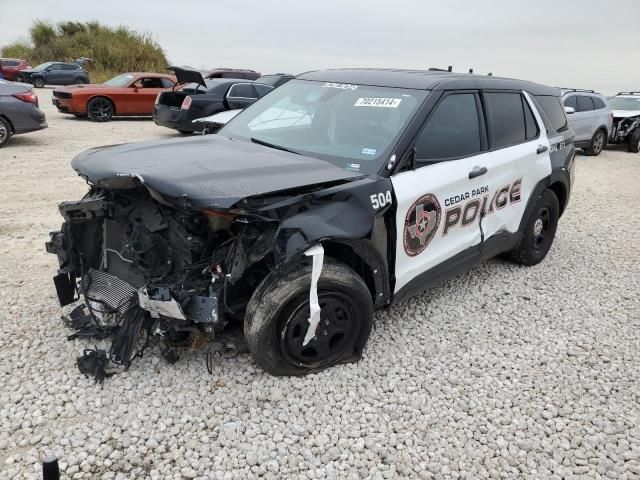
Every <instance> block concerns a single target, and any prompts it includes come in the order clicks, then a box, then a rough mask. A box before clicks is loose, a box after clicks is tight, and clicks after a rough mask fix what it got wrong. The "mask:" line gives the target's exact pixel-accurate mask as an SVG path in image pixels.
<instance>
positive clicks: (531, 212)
mask: <svg viewBox="0 0 640 480" xmlns="http://www.w3.org/2000/svg"><path fill="white" fill-rule="evenodd" d="M574 157H575V149H574V145H573V132H572V131H571V129H570V128H568V125H567V118H566V116H565V112H564V108H563V106H562V103H561V94H560V91H559V90H557V89H555V88H551V87H546V86H542V85H538V84H535V83H530V82H525V81H520V80H511V79H503V78H497V77H485V76H477V75H463V74H455V73H448V72H423V71H399V70H371V69H351V70H327V71H317V72H310V73H306V74H303V75H300V76H299V77H297V78H296V79H294V80H291V81H290V82H287V83H286V84H284V85H283V86H281V87H280V88H278V89H276V90H274V91H273V92H271V93H270V94H269V95H266V96H265V97H263V98H262V99H260V100H258V101H257V102H256V103H254V104H253V105H251V106H249V107H248V108H247V109H245V110H243V111H242V112H241V113H239V114H238V115H237V116H236V117H235V118H233V119H232V120H231V121H230V122H229V123H228V124H227V125H225V126H224V127H223V128H222V129H221V130H220V132H219V133H218V134H217V135H209V136H199V137H196V138H182V139H171V140H162V141H153V142H147V143H140V144H133V145H117V146H108V147H103V148H96V149H92V150H89V151H86V152H84V153H81V154H80V155H78V156H77V157H76V158H75V159H74V160H73V162H72V166H73V168H74V169H75V170H76V171H77V173H78V174H79V175H80V176H81V177H82V178H83V179H85V180H86V181H87V182H88V183H89V185H90V188H89V192H88V193H87V194H86V196H85V197H84V198H83V199H81V200H79V201H72V202H65V203H62V204H61V205H60V212H61V213H62V215H63V217H64V219H65V222H64V223H63V225H62V229H61V231H59V232H53V233H52V234H51V241H50V242H49V243H48V244H47V250H48V251H49V252H51V253H55V254H57V255H58V259H59V263H60V269H59V271H58V274H57V275H56V277H55V286H56V289H57V292H58V296H59V299H60V303H61V304H62V305H67V304H70V303H72V302H74V301H76V300H77V299H78V297H80V296H81V297H83V299H84V301H85V303H86V305H87V308H88V310H89V312H90V314H89V315H88V317H91V322H90V323H91V324H90V325H88V326H87V324H86V322H83V321H78V322H76V323H77V326H79V327H81V330H82V329H85V330H86V328H89V331H90V332H95V331H96V330H100V332H102V333H103V334H111V335H112V340H113V342H112V346H111V350H110V351H109V352H95V351H88V352H85V355H84V356H83V357H80V359H79V366H81V369H82V370H83V371H85V372H86V373H91V374H95V375H97V376H98V377H99V378H102V377H103V376H104V372H103V370H104V368H103V367H105V365H106V364H111V363H113V364H123V365H128V364H129V363H130V362H131V360H132V359H133V358H134V357H135V356H136V351H137V347H136V345H139V343H138V339H139V337H141V336H142V337H143V338H147V339H149V338H151V339H153V338H158V339H160V340H161V341H163V342H165V343H166V344H167V347H166V348H171V349H176V348H178V347H177V346H179V345H187V346H193V345H202V344H203V343H206V341H212V342H213V343H215V341H216V340H215V339H216V338H217V337H219V338H224V335H225V331H228V330H229V329H230V327H232V326H233V325H237V326H239V327H241V328H242V329H243V332H244V336H245V338H246V341H247V344H248V347H249V349H250V351H251V353H252V354H253V356H254V358H255V360H256V361H257V362H258V364H259V365H260V366H261V367H263V368H264V369H265V370H267V371H268V372H270V373H272V374H275V375H296V374H304V373H307V372H312V371H316V370H319V369H323V368H326V367H329V366H331V365H334V364H336V363H340V362H345V361H351V360H355V359H358V358H359V357H360V354H361V352H362V349H363V348H364V346H365V343H366V341H367V339H368V337H369V334H370V332H371V327H372V324H373V312H374V310H375V309H381V308H385V307H388V306H390V305H392V304H394V303H397V302H399V301H401V300H403V299H406V298H407V297H409V296H411V295H415V294H418V293H420V292H422V291H424V290H425V289H427V288H429V287H431V286H432V285H434V284H436V283H437V282H440V281H442V280H444V279H446V278H447V277H450V276H452V275H455V274H457V273H459V272H461V271H464V270H467V269H469V268H471V267H472V266H473V265H475V264H477V263H478V262H480V261H482V260H485V259H488V258H491V257H493V256H496V255H499V254H504V255H506V256H507V257H508V258H510V259H512V260H513V261H515V262H517V263H521V264H524V265H535V264H537V263H539V262H540V261H542V260H543V259H544V258H545V256H546V255H547V253H548V251H549V249H550V248H551V244H552V242H553V239H554V235H555V233H556V228H557V225H558V219H559V218H560V216H561V215H562V213H563V211H564V210H565V208H566V206H567V202H568V200H569V195H570V192H571V185H572V181H573V171H574ZM77 308H82V307H81V306H79V307H77ZM79 334H82V332H80V333H79ZM143 334H144V335H143ZM203 340H204V342H203ZM167 357H168V359H171V360H172V361H174V360H175V359H176V358H177V356H176V355H175V354H173V355H167ZM101 372H102V374H101Z"/></svg>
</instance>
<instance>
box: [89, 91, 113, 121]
mask: <svg viewBox="0 0 640 480" xmlns="http://www.w3.org/2000/svg"><path fill="white" fill-rule="evenodd" d="M113 113H114V108H113V103H111V100H109V99H108V98H104V97H95V98H92V99H91V100H89V103H88V105H87V116H88V117H89V118H90V119H91V120H93V121H94V122H108V121H109V120H111V118H112V117H113Z"/></svg>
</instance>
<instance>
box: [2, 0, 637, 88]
mask: <svg viewBox="0 0 640 480" xmlns="http://www.w3.org/2000/svg"><path fill="white" fill-rule="evenodd" d="M613 6H615V8H614V7H613ZM36 19H48V20H52V21H63V20H65V21H67V20H74V21H87V20H99V21H101V22H103V23H106V24H108V25H112V26H117V25H126V26H128V27H129V28H132V29H134V30H137V31H140V32H146V33H150V34H151V35H153V37H154V38H155V39H156V40H157V41H158V42H159V43H160V44H161V45H162V47H163V48H164V49H165V52H166V54H167V57H168V59H169V61H170V62H171V63H174V64H180V65H192V66H194V67H198V68H213V67H235V68H251V69H254V70H258V71H260V72H262V73H274V72H291V73H300V72H304V71H308V70H316V69H324V68H340V67H388V68H411V69H426V68H429V67H441V68H446V67H447V66H448V65H453V67H454V70H455V71H460V72H466V71H468V69H469V68H473V69H474V72H475V73H488V72H493V74H494V75H500V76H507V77H514V78H522V79H526V80H532V81H536V82H540V83H545V84H548V85H554V86H562V87H573V88H588V89H595V90H597V91H600V92H602V93H605V94H613V93H616V92H618V91H620V90H630V89H633V90H640V0H616V1H615V2H603V1H602V0H530V1H527V2H519V1H517V0H484V1H480V0H444V1H443V0H439V1H431V0H394V1H389V0H387V1H384V2H382V1H380V0H322V1H313V0H297V1H296V0H227V1H224V2H222V1H216V0H183V1H177V0H174V1H170V2H160V1H158V0H153V1H152V0H109V1H107V2H104V1H91V0H58V1H53V0H0V47H2V46H3V45H6V44H8V43H10V42H13V41H15V40H18V39H20V38H26V37H27V31H28V28H29V26H30V25H31V23H32V22H33V21H34V20H36ZM52 60H55V59H52Z"/></svg>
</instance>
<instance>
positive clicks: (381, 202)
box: [370, 190, 391, 210]
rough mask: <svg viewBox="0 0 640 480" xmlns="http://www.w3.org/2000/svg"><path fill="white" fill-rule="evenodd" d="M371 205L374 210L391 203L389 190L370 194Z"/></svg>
mask: <svg viewBox="0 0 640 480" xmlns="http://www.w3.org/2000/svg"><path fill="white" fill-rule="evenodd" d="M370 198H371V205H372V206H373V208H374V209H375V210H378V209H379V208H382V207H385V206H387V205H389V204H391V190H387V191H386V192H384V193H383V192H380V193H377V194H376V193H374V194H373V195H371V197H370Z"/></svg>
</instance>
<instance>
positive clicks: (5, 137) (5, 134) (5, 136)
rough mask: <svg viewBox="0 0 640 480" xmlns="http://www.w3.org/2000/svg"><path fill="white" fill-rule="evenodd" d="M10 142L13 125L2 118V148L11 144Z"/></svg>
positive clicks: (0, 139)
mask: <svg viewBox="0 0 640 480" xmlns="http://www.w3.org/2000/svg"><path fill="white" fill-rule="evenodd" d="M9 140H11V125H9V122H7V121H6V120H5V119H4V118H2V117H0V148H2V147H4V146H5V145H6V144H7V143H9Z"/></svg>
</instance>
